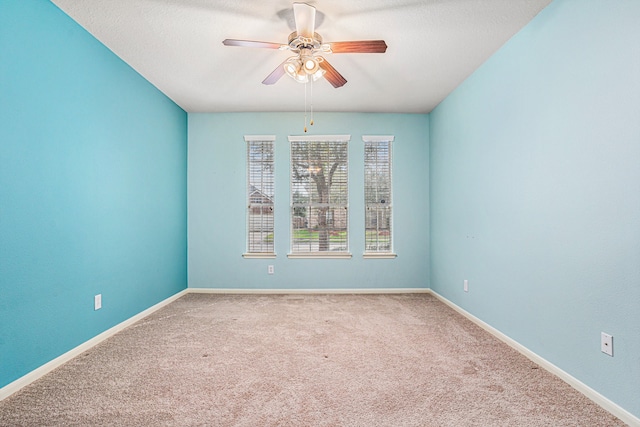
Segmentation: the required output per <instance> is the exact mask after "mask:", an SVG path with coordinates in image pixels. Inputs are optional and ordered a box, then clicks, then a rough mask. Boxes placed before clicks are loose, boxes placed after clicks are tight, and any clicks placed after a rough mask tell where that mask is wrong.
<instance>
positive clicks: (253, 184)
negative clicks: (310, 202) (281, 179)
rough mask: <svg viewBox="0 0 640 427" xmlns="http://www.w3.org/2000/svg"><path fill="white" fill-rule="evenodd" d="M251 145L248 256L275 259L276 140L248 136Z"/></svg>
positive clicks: (271, 137) (248, 165)
mask: <svg viewBox="0 0 640 427" xmlns="http://www.w3.org/2000/svg"><path fill="white" fill-rule="evenodd" d="M245 141H246V144H247V253H245V254H244V256H245V257H247V258H251V257H273V256H275V251H274V227H273V224H274V221H273V215H274V197H275V180H274V165H275V164H274V141H275V136H245Z"/></svg>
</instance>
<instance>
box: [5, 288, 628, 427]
mask: <svg viewBox="0 0 640 427" xmlns="http://www.w3.org/2000/svg"><path fill="white" fill-rule="evenodd" d="M0 425H2V426H70V425H73V426H76V425H77V426H90V425H110V426H608V427H609V426H617V425H624V424H623V423H622V422H621V421H619V420H618V419H616V418H615V417H613V416H612V415H611V414H609V413H608V412H606V411H605V410H603V409H601V408H600V407H599V406H597V405H596V404H594V403H593V402H591V401H590V400H588V399H587V398H586V397H584V396H583V395H582V394H580V393H579V392H577V391H575V390H574V389H572V388H571V387H570V386H569V385H567V384H565V383H564V382H562V381H561V380H559V379H557V378H556V377H554V376H553V375H551V374H549V373H548V372H546V371H545V370H543V369H541V368H539V367H538V366H536V365H535V364H533V363H532V362H531V361H529V360H528V359H526V358H525V357H523V356H521V355H520V354H518V353H517V352H516V351H514V350H512V349H511V348H510V347H508V346H506V345H505V344H503V343H501V342H499V341H498V340H496V339H495V338H494V337H492V336H491V335H489V334H488V333H486V332H485V331H483V330H482V329H480V328H479V327H477V326H476V325H474V324H473V323H471V322H470V321H468V320H466V319H465V318H463V317H462V316H460V315H459V314H457V313H455V312H454V311H453V310H451V309H450V308H448V307H447V306H445V305H444V304H442V303H441V302H439V301H438V300H437V299H435V298H434V297H433V296H431V295H428V294H407V295H269V296H256V295H209V294H188V295H186V296H184V297H182V298H180V299H179V300H177V301H175V302H174V303H172V304H170V305H169V306H167V307H165V308H163V309H161V310H159V311H157V312H156V313H154V314H153V315H151V316H149V317H147V318H146V319H144V320H142V321H140V322H138V323H136V324H135V325H133V326H131V327H130V328H128V329H126V330H124V331H123V332H121V333H119V334H117V335H116V336H114V337H112V338H110V339H109V340H107V341H105V342H103V343H102V344H100V345H98V346H96V347H95V348H93V349H92V350H90V351H88V352H86V353H84V354H82V355H80V356H78V357H77V358H75V359H74V360H72V361H70V362H69V363H67V364H66V365H64V366H62V367H60V368H58V369H57V370H55V371H54V372H52V373H50V374H49V375H46V376H45V377H43V378H42V379H41V380H39V381H37V382H35V383H34V384H32V385H30V386H28V387H25V388H24V389H22V390H21V391H20V392H18V393H16V394H14V395H13V396H11V397H9V398H7V399H5V400H4V401H2V402H0Z"/></svg>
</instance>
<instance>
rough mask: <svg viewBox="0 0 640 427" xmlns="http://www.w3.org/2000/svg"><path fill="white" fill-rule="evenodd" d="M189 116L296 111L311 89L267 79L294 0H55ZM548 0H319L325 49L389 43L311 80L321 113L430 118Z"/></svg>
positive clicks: (334, 58) (333, 58)
mask: <svg viewBox="0 0 640 427" xmlns="http://www.w3.org/2000/svg"><path fill="white" fill-rule="evenodd" d="M52 1H53V3H55V4H56V5H57V6H58V7H60V8H61V9H62V10H63V11H64V12H66V13H67V14H68V15H69V16H71V17H72V18H73V19H74V20H75V21H77V22H78V23H79V24H80V25H82V26H83V27H84V28H86V29H87V30H88V31H89V32H90V33H91V34H93V35H94V36H95V37H96V38H97V39H98V40H100V41H101V42H102V43H104V44H105V45H106V46H107V47H108V48H110V49H111V50H112V51H113V52H114V53H115V54H117V55H118V56H119V57H120V58H122V59H123V60H124V61H125V62H127V63H128V64H129V65H131V67H133V68H134V69H135V70H137V71H138V72H139V73H140V74H141V75H142V76H144V77H145V78H146V79H147V80H149V81H150V82H151V83H152V84H153V85H155V86H156V87H157V88H158V89H160V90H161V91H162V92H164V93H165V94H166V95H167V96H168V97H169V98H171V99H172V100H173V101H175V102H176V103H177V104H178V105H180V106H181V107H182V108H184V109H185V110H186V111H188V112H235V111H300V109H301V105H303V103H304V85H302V84H300V83H296V82H294V81H293V80H292V79H291V78H289V77H288V76H283V77H282V78H281V79H280V81H279V82H278V83H276V84H275V85H273V86H266V85H263V84H262V83H261V82H262V80H263V79H264V78H265V77H266V76H267V75H268V74H269V73H271V71H273V69H274V68H275V67H276V66H278V64H280V63H281V62H282V61H283V60H284V59H286V58H287V57H288V56H291V53H290V52H286V51H277V50H270V49H255V48H243V47H229V46H224V45H223V44H222V40H224V39H226V38H233V39H245V40H259V41H268V42H276V43H284V44H286V43H287V37H288V35H289V33H291V32H292V31H293V29H294V27H293V14H292V3H293V1H289V0H272V1H264V0H245V1H242V0H109V1H105V0H52ZM550 2H551V0H350V1H344V0H318V1H308V2H307V3H308V4H311V5H313V6H315V7H316V8H317V10H318V12H317V17H316V21H317V22H316V32H318V33H319V34H320V35H321V36H322V37H323V38H324V41H325V42H331V41H345V40H371V39H383V40H385V41H386V43H387V45H388V49H387V52H386V53H384V54H333V55H326V58H327V60H328V61H329V62H330V63H331V64H332V65H333V66H334V67H335V68H336V69H337V70H338V71H339V72H340V73H341V74H342V75H343V76H344V77H345V78H346V79H347V81H348V83H347V84H346V85H345V86H343V87H341V88H338V89H334V88H333V87H332V86H331V85H330V84H329V83H328V82H327V81H325V80H324V79H323V80H321V81H318V82H316V83H315V84H314V85H313V106H314V109H315V110H316V111H357V112H398V113H426V112H430V111H431V110H432V109H433V108H435V106H436V105H438V103H439V102H440V101H442V100H443V99H444V98H445V97H446V96H447V95H448V94H449V93H450V92H451V91H453V89H455V88H456V86H458V85H459V84H460V83H461V82H462V81H463V80H464V79H465V78H466V77H467V76H469V75H470V74H471V73H472V72H473V71H474V70H476V69H477V68H478V66H480V65H481V64H482V63H483V62H484V61H485V60H486V59H487V58H488V57H489V56H490V55H491V54H493V53H494V52H495V51H496V50H498V49H499V48H500V47H501V46H502V45H503V44H504V43H505V42H506V41H507V40H508V39H509V38H510V37H511V36H513V35H514V34H515V33H516V32H517V31H518V30H520V29H521V28H522V27H523V26H524V25H526V24H527V23H528V22H529V21H530V20H531V19H532V18H533V17H534V16H535V15H536V14H537V13H538V12H539V11H540V10H542V9H543V8H544V7H545V6H547V5H548V4H549V3H550Z"/></svg>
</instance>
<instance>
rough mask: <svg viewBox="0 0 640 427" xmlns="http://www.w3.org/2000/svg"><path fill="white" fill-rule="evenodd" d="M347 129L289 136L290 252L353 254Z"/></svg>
mask: <svg viewBox="0 0 640 427" xmlns="http://www.w3.org/2000/svg"><path fill="white" fill-rule="evenodd" d="M349 138H350V137H349V136H348V135H346V136H345V135H336V136H300V137H293V136H292V137H289V141H290V143H291V253H290V255H289V257H292V258H295V257H323V258H324V257H330V258H342V257H350V254H349V252H348V251H349V231H348V229H349V227H348V222H349V211H348V201H349V182H348V143H349Z"/></svg>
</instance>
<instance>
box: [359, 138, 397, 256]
mask: <svg viewBox="0 0 640 427" xmlns="http://www.w3.org/2000/svg"><path fill="white" fill-rule="evenodd" d="M393 139H394V138H393V136H363V137H362V140H363V141H364V200H365V253H364V256H365V258H394V257H395V254H394V253H393V244H392V243H393V239H392V218H393V215H392V213H393V204H392V197H391V196H392V194H391V143H392V142H393Z"/></svg>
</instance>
